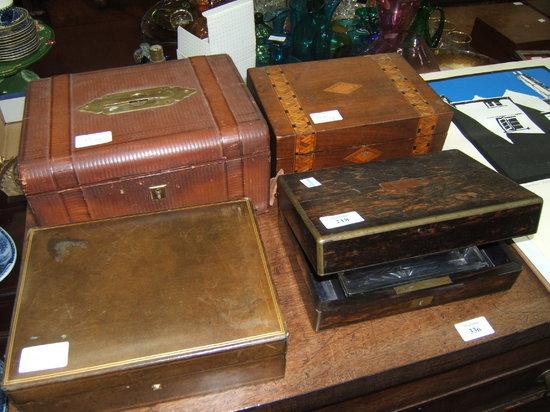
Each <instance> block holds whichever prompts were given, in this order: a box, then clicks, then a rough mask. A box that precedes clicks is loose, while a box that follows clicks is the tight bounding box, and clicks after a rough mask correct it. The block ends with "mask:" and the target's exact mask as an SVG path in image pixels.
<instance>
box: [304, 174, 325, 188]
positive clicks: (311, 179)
mask: <svg viewBox="0 0 550 412" xmlns="http://www.w3.org/2000/svg"><path fill="white" fill-rule="evenodd" d="M300 182H302V183H303V184H304V186H306V187H309V188H311V187H316V186H321V183H319V181H318V180H317V179H315V178H314V177H308V178H306V179H300Z"/></svg>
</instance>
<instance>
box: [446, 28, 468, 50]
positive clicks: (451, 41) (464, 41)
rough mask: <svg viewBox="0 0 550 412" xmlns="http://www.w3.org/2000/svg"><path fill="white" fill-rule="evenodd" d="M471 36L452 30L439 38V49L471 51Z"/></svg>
mask: <svg viewBox="0 0 550 412" xmlns="http://www.w3.org/2000/svg"><path fill="white" fill-rule="evenodd" d="M471 43H472V36H470V35H469V34H468V33H465V32H463V31H459V30H453V31H450V32H448V33H446V34H445V35H444V36H442V37H441V41H440V44H439V48H440V49H450V50H460V51H473V49H472V46H471Z"/></svg>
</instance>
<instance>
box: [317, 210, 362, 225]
mask: <svg viewBox="0 0 550 412" xmlns="http://www.w3.org/2000/svg"><path fill="white" fill-rule="evenodd" d="M319 220H321V223H322V224H323V225H324V226H325V227H326V228H327V229H334V228H335V227H341V226H347V225H352V224H354V223H359V222H363V221H364V220H365V219H363V218H362V217H361V216H360V215H359V213H357V212H356V211H353V212H347V213H341V214H339V215H332V216H323V217H320V218H319Z"/></svg>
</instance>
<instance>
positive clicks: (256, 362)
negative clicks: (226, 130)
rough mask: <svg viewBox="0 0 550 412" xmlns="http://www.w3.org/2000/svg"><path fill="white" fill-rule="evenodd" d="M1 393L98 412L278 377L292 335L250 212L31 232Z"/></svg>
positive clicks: (23, 404) (245, 205)
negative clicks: (99, 411)
mask: <svg viewBox="0 0 550 412" xmlns="http://www.w3.org/2000/svg"><path fill="white" fill-rule="evenodd" d="M26 245H27V247H26V254H25V256H24V259H23V262H22V271H21V279H20V284H19V288H18V291H17V300H16V305H15V313H14V317H13V320H12V326H11V334H10V339H9V343H8V351H7V356H6V367H5V375H4V380H3V388H4V389H5V390H6V392H7V393H8V395H9V396H10V398H11V400H12V401H13V402H14V403H15V404H16V406H17V407H18V410H23V411H24V410H40V411H46V410H55V411H59V410H105V409H122V408H127V407H131V406H137V405H142V404H151V403H156V402H161V401H164V400H167V399H173V398H181V397H185V396H191V395H196V394H199V393H205V392H210V391H217V390H222V389H226V388H228V387H235V386H238V385H243V384H247V383H251V382H257V381H263V380H268V379H273V378H277V377H282V376H283V375H284V370H285V353H286V339H287V332H286V326H285V324H284V321H283V318H282V314H281V311H280V309H279V305H278V303H277V298H276V292H275V289H274V287H273V284H272V281H271V278H270V273H269V269H268V266H267V261H266V257H265V253H264V250H263V245H262V242H261V239H260V237H259V232H258V228H257V225H256V221H255V217H254V211H253V208H252V205H251V203H250V202H249V201H248V200H241V201H233V202H229V203H221V204H213V205H208V206H199V207H193V208H187V209H179V210H174V211H168V212H157V213H152V214H146V215H139V216H132V217H123V218H115V219H108V220H100V221H94V222H86V223H78V224H72V225H66V226H58V227H53V228H36V229H31V230H30V231H29V233H28V236H27V243H26Z"/></svg>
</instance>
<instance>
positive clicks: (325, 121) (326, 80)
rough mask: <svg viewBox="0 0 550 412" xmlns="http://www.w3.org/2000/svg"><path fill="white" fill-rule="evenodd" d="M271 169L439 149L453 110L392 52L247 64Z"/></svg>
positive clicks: (300, 168) (305, 167)
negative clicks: (257, 65)
mask: <svg viewBox="0 0 550 412" xmlns="http://www.w3.org/2000/svg"><path fill="white" fill-rule="evenodd" d="M248 83H249V87H250V88H251V90H252V93H253V94H254V95H255V96H256V99H257V101H258V104H259V105H260V108H261V109H262V111H263V112H264V114H265V116H266V118H267V120H268V123H269V127H270V131H271V135H272V137H271V138H272V153H273V155H274V158H275V160H274V162H273V163H272V166H273V168H274V169H275V171H279V170H280V169H283V170H284V171H285V172H287V173H291V172H293V171H298V172H301V171H307V170H312V169H320V168H325V167H331V166H339V165H343V164H353V163H363V162H368V161H371V160H374V159H387V158H396V157H403V156H408V155H410V154H421V153H427V152H431V151H439V150H441V148H442V146H443V143H444V140H445V136H446V133H447V129H448V127H449V124H450V122H451V118H452V111H451V109H450V108H449V106H448V105H447V104H446V103H444V102H443V101H442V100H441V99H440V98H439V96H437V95H436V94H435V93H434V92H433V91H432V89H431V88H430V87H429V86H427V85H426V83H425V82H424V81H423V80H422V79H421V78H420V76H419V75H418V74H417V73H416V72H415V71H414V69H413V68H412V67H411V66H410V65H409V64H408V63H407V62H406V61H405V60H404V59H403V58H402V57H400V56H399V55H397V54H381V55H373V56H360V57H351V58H343V59H333V60H325V61H315V62H307V63H299V64H286V65H283V66H270V67H261V68H254V69H250V70H249V72H248Z"/></svg>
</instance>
